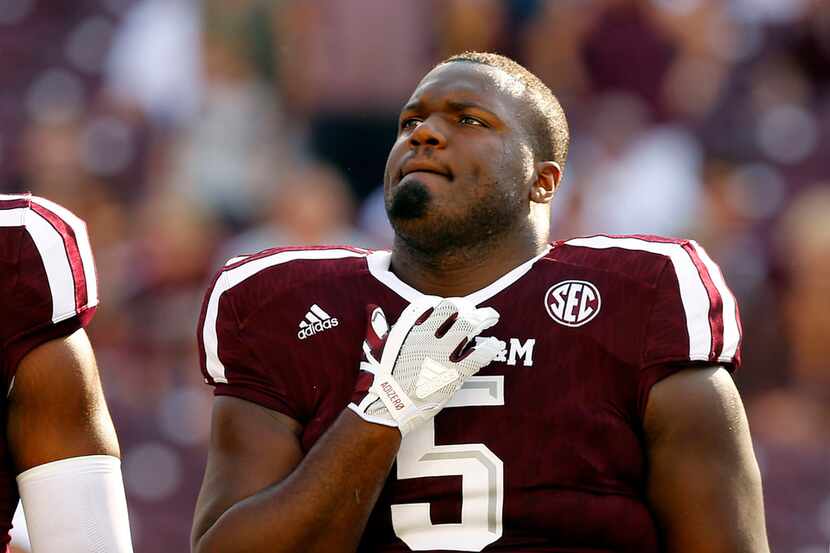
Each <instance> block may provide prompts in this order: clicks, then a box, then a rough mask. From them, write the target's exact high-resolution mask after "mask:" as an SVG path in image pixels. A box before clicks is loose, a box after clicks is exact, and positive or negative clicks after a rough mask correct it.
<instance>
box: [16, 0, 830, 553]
mask: <svg viewBox="0 0 830 553" xmlns="http://www.w3.org/2000/svg"><path fill="white" fill-rule="evenodd" d="M467 49H476V50H494V51H498V52H501V53H505V54H507V55H510V56H512V57H515V58H516V59H517V60H518V61H520V62H521V63H523V64H525V65H526V66H527V67H528V68H529V69H531V70H532V71H534V72H535V73H536V74H538V75H539V76H540V77H541V78H542V79H543V80H544V81H545V82H546V83H547V84H548V85H549V86H550V87H551V88H552V89H553V90H554V92H555V93H556V94H557V95H558V96H559V97H560V99H561V101H562V103H563V104H564V106H565V109H566V112H567V114H568V117H569V119H570V123H571V126H572V134H573V143H572V148H571V152H572V153H571V158H570V162H569V165H568V168H567V171H566V177H565V181H564V185H563V186H562V188H561V189H560V191H559V192H558V194H557V198H556V199H555V201H554V208H553V210H554V219H553V220H554V227H553V234H554V237H555V238H567V237H571V236H574V235H584V234H592V233H597V232H611V233H635V232H647V233H660V234H668V235H680V236H690V237H694V238H696V239H697V240H698V241H699V242H700V243H701V244H702V245H704V247H706V248H707V250H708V251H709V253H710V254H711V255H712V257H713V258H715V260H717V261H719V262H720V264H721V266H722V267H723V269H724V272H725V273H726V277H727V280H728V282H729V283H730V285H731V287H732V289H733V290H734V292H735V294H736V295H737V296H738V298H739V303H740V306H741V308H742V314H743V323H744V331H745V341H744V347H745V350H744V359H745V365H744V368H742V369H741V370H740V371H739V372H738V373H737V374H736V379H737V381H738V383H739V386H740V388H741V390H742V392H743V395H744V399H745V402H746V405H747V410H748V413H749V417H750V423H751V426H752V430H753V437H754V439H755V442H756V448H757V449H756V451H757V453H758V457H759V462H760V464H761V469H762V471H763V475H764V480H765V482H764V483H765V492H766V509H767V524H768V528H769V536H770V541H771V544H772V547H773V551H776V552H778V553H825V552H826V551H827V544H828V542H830V2H828V1H827V0H593V1H588V0H570V1H568V0H559V1H545V0H512V1H511V0H419V1H417V2H415V1H407V0H361V1H359V2H357V1H350V0H295V1H291V0H284V1H273V0H272V1H265V0H215V1H211V0H205V1H196V0H73V1H72V2H58V1H55V0H0V192H20V191H27V190H28V191H32V192H33V193H35V194H37V195H42V196H46V197H48V198H50V199H52V200H54V201H56V202H59V203H61V204H63V205H65V206H66V207H68V208H70V209H71V210H73V211H74V212H75V213H77V214H78V215H79V216H81V217H83V218H84V219H86V221H87V222H88V224H89V230H90V235H91V237H92V241H93V247H94V249H95V253H96V257H97V262H98V271H99V277H100V288H101V297H102V303H101V307H100V308H99V311H98V315H97V316H96V318H95V320H94V321H93V324H92V325H91V327H90V329H89V332H90V334H91V336H92V340H93V343H94V345H95V349H96V352H97V355H98V359H99V363H100V366H101V371H102V374H103V378H104V381H105V388H106V393H107V397H108V400H109V404H110V407H111V410H112V414H113V417H114V419H115V422H116V425H117V427H118V430H119V435H120V438H121V444H122V451H123V454H124V476H125V481H126V488H127V493H128V498H129V503H130V508H131V519H132V521H131V522H132V526H133V536H134V539H135V545H136V551H143V552H145V553H162V552H164V553H169V552H185V551H188V550H189V549H188V535H189V531H190V521H191V514H192V511H193V505H194V502H195V497H196V494H197V490H198V486H199V483H200V479H201V476H202V470H203V464H204V459H205V451H206V440H207V436H208V424H209V418H210V405H211V394H210V390H209V389H208V387H207V386H205V385H204V384H203V383H202V378H201V375H200V373H199V369H198V364H197V358H196V349H195V328H196V319H197V314H198V308H199V305H200V303H201V299H202V295H203V293H204V291H205V289H206V286H207V283H208V279H209V278H210V276H211V274H212V273H213V272H214V271H216V270H217V268H218V267H220V266H221V264H222V262H223V261H224V260H225V259H227V258H228V257H230V256H233V255H235V254H237V253H240V252H250V251H255V250H259V249H262V248H265V247H268V246H272V245H285V244H318V243H351V244H356V245H360V246H365V247H386V246H388V245H389V244H390V240H391V233H390V229H389V227H388V224H387V222H386V218H385V214H384V211H383V206H382V201H381V198H380V191H379V187H380V181H381V177H382V173H383V166H384V163H385V158H386V153H387V151H388V149H389V147H390V145H391V143H392V141H393V137H394V133H395V127H396V118H397V111H398V109H399V108H400V106H402V104H403V103H404V101H405V100H406V99H407V97H408V96H409V93H410V92H411V90H412V89H413V87H414V86H415V85H416V83H417V82H418V80H419V79H420V77H421V76H422V75H423V74H424V73H425V72H426V71H427V70H428V69H429V68H430V67H432V65H434V64H435V63H436V62H438V61H440V60H441V59H443V58H444V57H446V56H448V55H450V54H453V53H457V52H460V51H463V50H467ZM18 543H19V544H20V545H19V547H20V548H21V549H20V550H21V551H25V550H26V549H25V539H24V538H20V541H19V542H18Z"/></svg>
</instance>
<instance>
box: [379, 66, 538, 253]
mask: <svg viewBox="0 0 830 553" xmlns="http://www.w3.org/2000/svg"><path fill="white" fill-rule="evenodd" d="M522 87H523V85H522V84H521V83H519V82H518V81H516V80H515V79H513V78H512V77H510V76H509V75H508V74H506V73H504V72H503V71H501V70H499V69H495V68H491V67H488V66H485V65H481V64H476V63H466V62H454V63H449V64H446V65H443V66H440V67H438V68H436V69H434V70H433V71H431V72H430V73H428V74H427V75H426V76H425V77H424V79H423V80H422V81H421V82H420V84H419V85H418V87H417V88H416V89H415V92H413V94H412V96H411V98H410V99H409V101H408V102H407V104H406V106H404V108H403V110H402V111H401V115H400V119H399V127H398V137H397V140H396V141H395V144H394V146H392V150H391V151H390V152H389V158H388V160H387V162H386V172H385V176H384V192H385V200H386V210H387V213H388V214H389V219H390V221H391V223H392V226H393V227H394V229H395V232H396V234H397V236H398V237H399V238H401V239H403V240H404V241H405V242H406V243H408V244H410V245H411V246H414V247H416V248H417V249H419V250H421V251H422V252H424V253H437V252H440V251H443V250H447V249H451V248H458V247H462V246H467V245H473V244H477V243H481V242H483V241H485V240H488V239H491V238H493V237H494V236H498V234H499V233H503V232H509V231H510V230H514V229H516V228H517V223H518V222H520V221H521V220H522V219H526V218H527V216H528V212H529V201H528V191H529V187H530V182H531V179H532V177H533V155H532V152H531V148H530V145H529V140H528V138H527V134H526V131H525V130H524V129H525V127H524V125H523V122H522V119H521V118H522V114H524V113H525V111H526V109H527V108H526V107H525V106H524V103H523V100H522V94H523V88H522Z"/></svg>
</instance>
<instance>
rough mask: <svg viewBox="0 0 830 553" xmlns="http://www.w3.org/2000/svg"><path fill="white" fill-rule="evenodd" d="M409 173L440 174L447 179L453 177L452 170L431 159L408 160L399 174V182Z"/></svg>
mask: <svg viewBox="0 0 830 553" xmlns="http://www.w3.org/2000/svg"><path fill="white" fill-rule="evenodd" d="M409 175H438V176H441V177H444V178H445V179H447V180H452V179H453V174H452V171H450V170H449V169H448V168H446V167H444V166H442V165H440V164H437V163H434V162H431V161H420V160H413V161H407V162H406V163H404V164H403V165H402V166H401V170H400V172H399V174H398V182H401V181H402V180H403V179H404V178H406V177H407V176H409Z"/></svg>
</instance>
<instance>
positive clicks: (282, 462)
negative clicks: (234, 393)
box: [193, 396, 303, 541]
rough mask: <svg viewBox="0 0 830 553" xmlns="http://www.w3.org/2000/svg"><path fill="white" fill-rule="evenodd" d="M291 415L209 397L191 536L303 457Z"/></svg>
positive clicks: (286, 472) (278, 478) (280, 476)
mask: <svg viewBox="0 0 830 553" xmlns="http://www.w3.org/2000/svg"><path fill="white" fill-rule="evenodd" d="M301 430H302V428H301V426H300V424H299V423H298V422H297V421H295V420H294V419H292V418H290V417H288V416H286V415H283V414H281V413H278V412H276V411H272V410H270V409H267V408H265V407H262V406H260V405H257V404H255V403H251V402H249V401H245V400H242V399H237V398H234V397H229V396H218V397H216V399H215V400H214V404H213V415H212V420H211V441H210V449H209V452H208V460H207V467H206V469H205V477H204V481H203V482H202V489H201V491H200V493H199V499H198V501H197V503H196V512H195V515H194V519H193V538H194V541H195V540H197V539H198V538H199V537H200V536H202V535H203V534H204V533H205V532H207V531H208V530H209V529H210V527H211V526H213V524H214V523H215V522H216V521H217V520H218V519H219V517H221V516H222V514H223V513H224V512H225V511H227V510H228V509H229V508H230V507H232V506H233V505H234V504H236V503H238V502H239V501H241V500H243V499H245V498H247V497H250V496H252V495H254V494H255V493H257V492H259V491H261V490H263V489H265V488H267V487H268V486H271V485H273V484H276V483H277V482H280V481H281V480H283V479H284V478H285V477H286V476H288V475H289V474H290V473H291V472H292V471H293V470H294V468H295V467H296V466H297V465H298V464H299V463H300V461H301V460H302V458H303V452H302V447H301V445H300V438H299V435H300V432H301Z"/></svg>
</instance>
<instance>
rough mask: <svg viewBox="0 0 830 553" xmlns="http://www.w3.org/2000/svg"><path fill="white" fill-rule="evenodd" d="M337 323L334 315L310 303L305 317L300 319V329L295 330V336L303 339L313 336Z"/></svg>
mask: <svg viewBox="0 0 830 553" xmlns="http://www.w3.org/2000/svg"><path fill="white" fill-rule="evenodd" d="M338 324H339V322H338V321H337V319H336V318H335V317H332V316H330V315H329V314H328V313H326V312H325V311H323V310H322V309H321V308H320V306H319V305H317V304H316V303H315V304H314V305H312V306H311V307H310V308H309V310H308V313H306V314H305V318H304V319H303V320H302V321H300V330H299V331H298V332H297V338H299V339H300V340H305V339H306V338H308V337H309V336H314V335H315V334H317V333H318V332H323V331H325V330H329V329H330V328H334V327H336V326H337V325H338Z"/></svg>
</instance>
